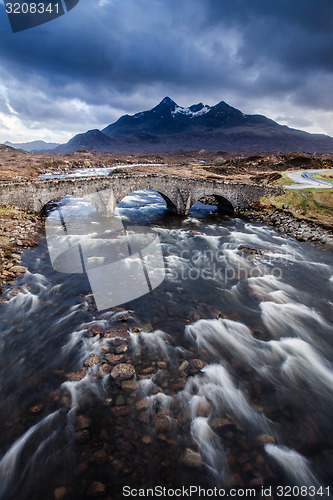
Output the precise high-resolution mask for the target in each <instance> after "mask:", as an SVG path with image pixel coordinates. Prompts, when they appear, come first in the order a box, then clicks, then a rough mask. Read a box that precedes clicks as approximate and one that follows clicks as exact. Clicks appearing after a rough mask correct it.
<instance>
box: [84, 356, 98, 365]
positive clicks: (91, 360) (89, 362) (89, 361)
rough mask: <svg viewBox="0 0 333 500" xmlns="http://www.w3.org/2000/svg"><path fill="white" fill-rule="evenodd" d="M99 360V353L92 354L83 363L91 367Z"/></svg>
mask: <svg viewBox="0 0 333 500" xmlns="http://www.w3.org/2000/svg"><path fill="white" fill-rule="evenodd" d="M98 362H99V357H98V356H97V354H90V355H89V356H88V357H87V359H86V360H85V362H84V363H83V364H84V366H86V367H87V368H90V367H92V366H95V365H97V364H98Z"/></svg>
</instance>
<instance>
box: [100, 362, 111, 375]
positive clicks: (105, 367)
mask: <svg viewBox="0 0 333 500" xmlns="http://www.w3.org/2000/svg"><path fill="white" fill-rule="evenodd" d="M111 370H112V366H110V365H109V364H108V363H103V364H102V365H99V367H98V368H97V377H99V378H101V377H104V376H105V375H109V374H110V373H111Z"/></svg>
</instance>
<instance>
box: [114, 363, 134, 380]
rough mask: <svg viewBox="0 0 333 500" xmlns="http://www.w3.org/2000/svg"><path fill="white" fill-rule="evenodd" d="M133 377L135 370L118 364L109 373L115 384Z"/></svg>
mask: <svg viewBox="0 0 333 500" xmlns="http://www.w3.org/2000/svg"><path fill="white" fill-rule="evenodd" d="M133 375H135V368H134V366H133V365H130V364H125V363H120V364H119V365H116V366H115V367H114V368H113V369H112V371H111V377H112V378H113V379H114V380H116V381H117V382H121V381H122V380H127V379H130V378H132V377H133Z"/></svg>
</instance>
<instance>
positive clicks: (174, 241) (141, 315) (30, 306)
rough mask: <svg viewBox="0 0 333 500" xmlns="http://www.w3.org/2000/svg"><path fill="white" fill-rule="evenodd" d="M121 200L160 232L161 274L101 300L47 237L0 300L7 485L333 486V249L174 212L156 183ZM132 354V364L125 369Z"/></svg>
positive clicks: (73, 489) (92, 490) (95, 492)
mask: <svg viewBox="0 0 333 500" xmlns="http://www.w3.org/2000/svg"><path fill="white" fill-rule="evenodd" d="M82 207H83V208H85V209H87V206H86V205H82ZM119 212H120V213H121V214H122V216H123V217H124V220H125V221H127V222H134V223H136V224H144V223H145V224H147V225H148V226H149V227H150V229H151V231H153V232H155V233H156V234H158V236H159V238H160V241H161V247H162V251H163V256H164V262H165V272H166V276H165V280H164V282H163V283H162V284H161V285H160V286H159V287H157V288H156V289H155V290H153V291H152V292H151V293H149V294H147V295H144V296H141V297H140V298H137V299H136V300H132V301H131V302H130V303H127V304H125V305H124V306H122V307H113V308H111V309H108V310H104V311H98V310H97V308H96V306H95V302H94V296H93V293H92V291H91V288H90V285H89V281H88V279H87V277H86V275H84V274H64V273H59V272H56V271H55V270H54V269H53V268H52V266H51V263H50V259H49V255H48V251H47V245H46V242H45V241H43V242H41V243H40V245H39V246H38V247H37V248H36V249H34V250H29V251H27V252H25V254H24V264H25V265H27V266H28V267H29V269H30V271H29V272H27V273H26V274H25V275H24V276H22V277H21V278H19V279H18V280H17V281H16V282H15V283H14V284H12V285H11V286H10V287H9V289H8V290H7V292H6V294H5V298H6V300H5V301H3V302H2V303H1V304H0V325H1V338H0V359H1V362H0V377H1V395H0V398H1V406H0V408H1V412H0V413H1V415H0V428H1V433H0V444H1V461H0V477H1V479H0V498H1V499H5V500H12V499H15V500H16V499H19V500H25V499H27V500H28V499H29V500H30V499H34V500H35V499H36V500H48V499H50V500H52V499H54V498H56V499H61V498H65V499H70V500H76V499H84V498H94V497H96V496H97V497H98V498H105V499H108V498H113V499H118V498H123V487H124V486H128V487H131V488H154V487H156V486H161V487H167V488H181V487H182V486H184V487H189V486H190V485H192V486H197V487H199V486H201V487H202V488H206V489H209V488H210V489H212V488H215V487H217V488H225V489H226V491H229V492H230V491H232V490H230V489H231V488H234V489H235V490H236V491H237V492H238V494H239V497H240V496H245V495H244V491H245V489H246V488H252V489H254V490H255V493H256V496H257V498H265V496H264V495H263V491H265V490H262V488H263V487H264V488H269V487H270V486H272V487H273V492H272V497H273V498H279V497H281V496H282V497H283V495H282V494H281V491H283V493H284V495H285V497H288V496H289V497H290V496H291V497H294V498H295V497H298V496H302V497H303V498H329V497H330V493H332V470H333V452H332V450H333V433H332V406H333V371H332V362H333V352H332V348H333V322H332V317H333V315H332V312H333V277H332V275H333V262H332V253H331V252H329V251H327V250H325V249H323V248H318V247H315V246H312V245H310V244H301V243H299V242H296V241H294V240H292V239H286V238H282V237H281V236H279V234H278V233H276V232H274V231H273V230H272V229H269V228H267V227H264V226H262V225H260V224H256V223H252V222H248V221H246V220H243V219H241V218H236V217H235V218H232V217H227V216H223V215H221V214H218V213H216V212H214V209H213V208H212V207H207V206H206V207H204V206H203V205H200V204H197V205H196V206H195V207H193V209H192V211H191V215H190V216H189V217H183V218H181V217H178V216H174V215H171V214H170V213H169V212H168V211H167V210H166V208H165V206H164V202H163V201H162V200H161V199H160V198H159V196H158V195H157V194H156V193H152V192H146V193H145V194H144V195H143V194H142V193H141V194H134V195H131V196H130V197H126V198H125V199H124V200H123V202H122V203H121V206H120V208H119ZM82 213H83V212H82ZM86 219H89V224H90V233H91V234H92V233H93V232H94V231H95V232H103V231H104V232H105V231H107V225H108V223H109V221H108V220H107V219H105V218H103V217H102V216H98V215H97V214H96V213H95V212H94V210H92V211H90V212H89V210H88V212H87V213H86ZM127 286H130V284H129V285H127ZM91 355H95V357H92V356H91ZM88 357H89V358H88ZM87 358H88V361H86V360H87ZM89 360H91V362H89ZM85 362H86V363H85ZM84 363H85V364H86V365H88V366H86V367H85V366H84ZM118 363H127V364H128V363H130V364H131V365H132V366H133V367H134V369H135V372H136V374H135V377H134V379H130V380H125V381H122V382H119V381H118V382H117V381H115V380H114V379H113V378H112V377H111V376H110V370H111V368H112V367H113V366H114V365H115V364H118ZM278 486H280V487H286V486H290V487H292V488H294V489H293V490H291V491H292V494H289V495H288V492H289V490H278V489H277V488H278ZM301 487H303V489H301ZM295 488H296V489H295ZM297 488H299V489H297ZM329 488H331V490H330V489H329ZM242 491H243V494H241V492H242ZM267 491H268V490H267ZM274 492H275V495H274ZM279 492H280V494H278V493H279ZM169 496H170V497H171V496H172V495H169ZM234 496H236V497H237V495H234ZM193 497H195V495H194V496H193ZM202 497H203V496H201V498H202ZM207 497H208V495H207ZM267 497H268V493H267V494H266V498H267Z"/></svg>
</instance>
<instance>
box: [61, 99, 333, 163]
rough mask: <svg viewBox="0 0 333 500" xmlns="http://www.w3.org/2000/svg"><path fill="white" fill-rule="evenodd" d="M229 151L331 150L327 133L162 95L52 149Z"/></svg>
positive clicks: (223, 105) (224, 105)
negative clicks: (179, 101) (139, 109)
mask: <svg viewBox="0 0 333 500" xmlns="http://www.w3.org/2000/svg"><path fill="white" fill-rule="evenodd" d="M82 149H85V150H90V151H100V152H114V151H115V152H117V151H147V152H148V151H156V152H158V151H175V150H199V149H207V150H216V151H218V150H220V151H221V150H223V151H233V152H254V151H262V152H263V151H304V152H307V153H315V152H317V153H332V152H333V138H332V137H330V136H327V135H324V134H310V133H308V132H304V131H301V130H296V129H293V128H289V127H287V126H286V125H280V124H278V123H277V122H275V121H273V120H271V119H269V118H267V117H265V116H263V115H248V114H245V113H242V112H241V111H239V110H238V109H236V108H233V107H232V106H229V105H228V104H227V103H226V102H224V101H221V102H219V103H218V104H216V105H215V106H207V105H204V104H202V103H199V104H194V105H192V106H190V107H188V108H183V107H181V106H178V105H177V104H176V103H175V102H174V101H173V100H172V99H170V97H165V98H164V99H163V100H162V101H161V102H160V103H159V104H158V105H157V106H155V107H154V108H153V109H150V110H148V111H143V112H140V113H136V114H135V115H123V116H121V117H120V118H119V119H118V120H117V121H116V122H114V123H112V124H110V125H108V126H107V127H105V128H104V129H103V130H97V129H95V130H89V131H88V132H85V133H83V134H78V135H76V136H75V137H73V138H72V139H70V140H69V141H68V142H67V143H66V144H62V145H60V146H58V147H56V148H55V149H52V153H72V152H74V151H77V150H82Z"/></svg>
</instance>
